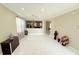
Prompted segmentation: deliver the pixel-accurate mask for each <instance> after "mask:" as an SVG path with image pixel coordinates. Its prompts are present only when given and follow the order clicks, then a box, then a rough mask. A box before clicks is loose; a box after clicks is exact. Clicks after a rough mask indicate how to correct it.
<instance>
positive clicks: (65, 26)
mask: <svg viewBox="0 0 79 59" xmlns="http://www.w3.org/2000/svg"><path fill="white" fill-rule="evenodd" d="M52 22H54V23H52V24H54V27H52V32H54V30H58V32H59V34H60V35H59V36H63V35H67V36H69V38H70V45H71V46H72V47H73V48H76V49H78V50H79V31H78V28H79V9H77V10H74V11H72V12H70V13H67V14H64V15H62V16H59V17H56V18H54V19H53V20H52ZM52 35H53V34H52Z"/></svg>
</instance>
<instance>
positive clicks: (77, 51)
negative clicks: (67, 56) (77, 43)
mask: <svg viewBox="0 0 79 59" xmlns="http://www.w3.org/2000/svg"><path fill="white" fill-rule="evenodd" d="M68 48H69V49H70V50H72V51H73V52H75V53H76V54H78V55H79V50H77V49H75V48H73V47H71V46H69V47H68Z"/></svg>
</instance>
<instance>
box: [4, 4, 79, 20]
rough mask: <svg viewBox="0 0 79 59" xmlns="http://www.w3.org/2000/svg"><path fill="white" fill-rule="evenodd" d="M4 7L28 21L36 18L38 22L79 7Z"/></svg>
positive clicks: (37, 5)
mask: <svg viewBox="0 0 79 59" xmlns="http://www.w3.org/2000/svg"><path fill="white" fill-rule="evenodd" d="M3 5H4V6H6V7H8V8H9V9H11V10H12V11H14V12H15V13H17V14H18V15H20V16H22V17H25V18H26V19H32V18H33V17H35V19H37V20H42V19H44V18H45V19H46V18H50V17H55V16H59V15H61V14H64V13H67V12H69V11H71V10H74V9H76V8H78V6H79V4H77V3H76V4H74V3H73V4H72V3H70V4H69V3H8V4H3ZM22 9H24V10H22Z"/></svg>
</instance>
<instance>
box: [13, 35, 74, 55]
mask: <svg viewBox="0 0 79 59" xmlns="http://www.w3.org/2000/svg"><path fill="white" fill-rule="evenodd" d="M12 55H76V53H75V52H72V51H71V50H70V49H68V47H63V46H62V45H60V44H59V43H58V42H57V41H56V40H54V39H53V38H51V37H49V36H48V35H28V36H25V37H24V38H23V39H21V40H20V45H19V46H18V47H17V49H16V50H15V51H14V52H13V54H12Z"/></svg>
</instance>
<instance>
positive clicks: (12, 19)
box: [0, 5, 16, 42]
mask: <svg viewBox="0 0 79 59" xmlns="http://www.w3.org/2000/svg"><path fill="white" fill-rule="evenodd" d="M9 33H13V34H15V33H16V14H14V13H13V12H11V11H10V10H8V9H7V8H5V7H4V6H2V5H0V42H2V41H4V40H5V38H6V37H7V36H8V34H9Z"/></svg>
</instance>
